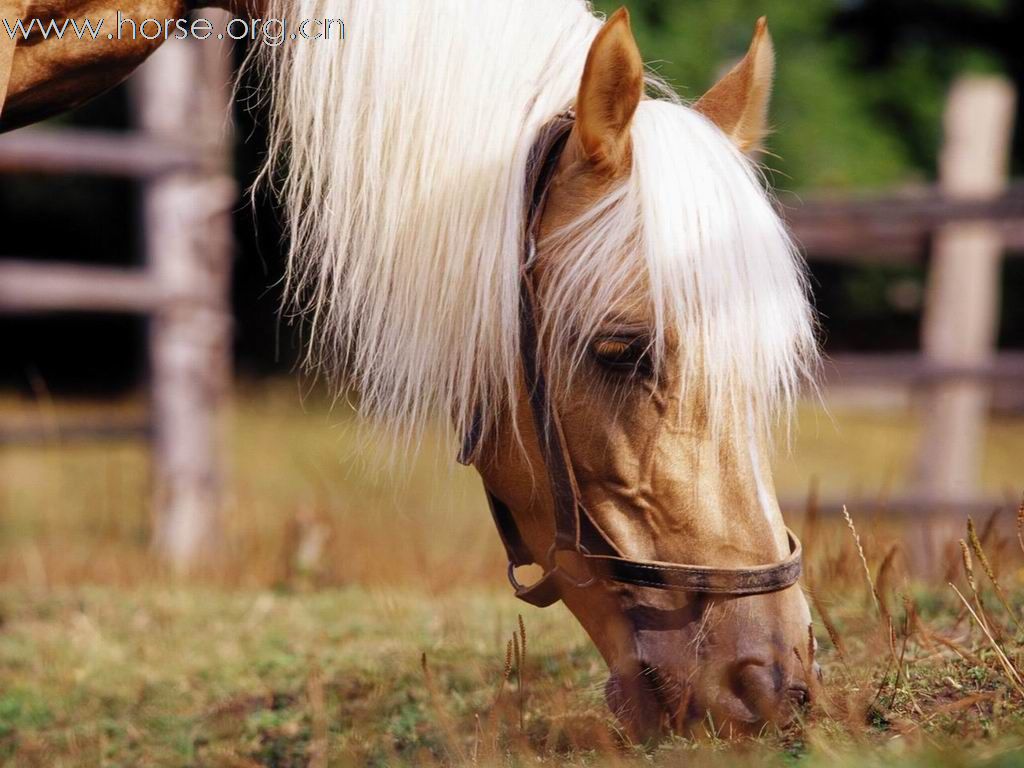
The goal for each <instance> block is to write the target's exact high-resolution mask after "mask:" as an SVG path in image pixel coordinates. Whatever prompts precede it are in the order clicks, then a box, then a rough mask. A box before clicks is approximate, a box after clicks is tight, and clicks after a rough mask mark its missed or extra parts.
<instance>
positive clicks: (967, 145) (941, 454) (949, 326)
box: [915, 76, 1016, 507]
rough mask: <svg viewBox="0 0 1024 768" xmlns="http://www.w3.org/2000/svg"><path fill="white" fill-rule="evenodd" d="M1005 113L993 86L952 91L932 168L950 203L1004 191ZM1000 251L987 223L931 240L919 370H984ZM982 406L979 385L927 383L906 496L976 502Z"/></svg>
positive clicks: (1001, 86)
mask: <svg viewBox="0 0 1024 768" xmlns="http://www.w3.org/2000/svg"><path fill="white" fill-rule="evenodd" d="M1015 103H1016V97H1015V93H1014V88H1013V86H1012V84H1011V83H1010V82H1009V81H1007V80H1006V79H1004V78H1002V77H997V76H991V77H964V78H962V79H960V80H958V81H957V82H956V83H954V85H953V88H952V90H951V92H950V95H949V101H948V103H947V106H946V113H945V145H944V147H943V150H942V155H941V158H940V183H941V187H942V190H943V192H944V193H945V194H946V195H948V196H949V197H950V198H953V199H966V200H978V201H987V200H991V199H993V198H995V197H997V196H998V195H999V194H1000V193H1001V192H1002V191H1003V190H1004V189H1005V188H1006V183H1007V166H1008V161H1009V152H1010V142H1011V137H1012V126H1013V117H1014V109H1015ZM1002 249H1003V248H1002V242H1001V239H1000V236H999V232H998V230H997V229H996V228H995V227H994V226H993V225H992V224H991V223H987V222H962V223H957V224H951V225H949V226H946V227H943V228H942V229H940V230H939V231H938V233H937V234H936V237H935V241H934V251H933V253H932V259H931V266H930V271H929V275H928V286H927V300H926V304H925V313H924V324H923V328H922V349H923V352H924V355H925V359H926V361H927V362H928V363H932V364H935V365H938V366H952V367H957V366H963V367H971V366H984V365H987V364H990V363H991V362H992V360H993V356H994V351H995V342H996V335H997V330H998V329H997V323H998V316H999V291H1000V270H1001V266H1002ZM990 397H991V388H990V384H989V382H985V381H981V380H977V379H974V380H972V379H967V378H962V379H946V380H941V381H936V382H935V383H934V384H933V385H932V386H930V387H929V388H928V389H927V390H925V392H924V394H923V396H922V397H921V399H920V406H921V413H922V416H923V419H924V423H923V428H922V433H921V443H920V446H919V449H918V453H917V466H916V472H915V475H916V476H915V482H916V486H917V487H916V490H917V492H918V493H919V494H920V495H921V496H923V497H924V498H925V499H929V500H931V501H932V502H933V503H934V504H935V505H936V506H937V507H942V506H943V504H949V505H953V504H956V503H958V502H965V501H969V500H971V499H974V498H977V490H978V480H979V470H980V464H981V459H982V450H983V448H984V430H985V422H986V419H987V415H988V407H989V400H990Z"/></svg>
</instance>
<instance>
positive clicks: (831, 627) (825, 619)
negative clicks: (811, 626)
mask: <svg viewBox="0 0 1024 768" xmlns="http://www.w3.org/2000/svg"><path fill="white" fill-rule="evenodd" d="M810 596H811V605H813V606H814V610H816V611H817V612H818V615H819V616H820V617H821V623H822V624H824V625H825V631H826V632H828V639H829V640H831V641H832V646H833V647H834V648H835V649H836V653H838V654H839V660H840V661H841V662H842V663H843V666H847V667H848V666H849V665H848V664H847V654H846V644H845V643H844V642H843V637H842V635H840V634H839V630H837V629H836V625H835V622H834V621H832V617H831V616H830V615H829V613H828V611H826V610H825V605H824V603H822V602H821V599H820V598H819V597H818V593H817V592H814V591H811V592H810Z"/></svg>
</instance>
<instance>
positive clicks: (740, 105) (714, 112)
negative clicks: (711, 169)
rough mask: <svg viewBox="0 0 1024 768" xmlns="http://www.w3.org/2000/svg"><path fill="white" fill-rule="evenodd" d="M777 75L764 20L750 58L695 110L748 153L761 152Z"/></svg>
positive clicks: (695, 106)
mask: <svg viewBox="0 0 1024 768" xmlns="http://www.w3.org/2000/svg"><path fill="white" fill-rule="evenodd" d="M774 74H775V47H774V46H773V45H772V36H771V35H770V34H769V33H768V21H767V19H765V17H764V16H762V17H761V18H760V19H758V20H757V25H756V26H755V27H754V39H753V40H752V41H751V43H750V49H749V50H748V51H747V55H746V56H744V57H743V60H742V61H740V63H739V64H737V65H736V66H735V67H733V68H732V69H731V70H730V71H729V73H728V74H727V75H725V77H723V78H722V79H721V80H719V81H718V82H717V83H715V85H714V86H713V87H712V88H711V90H710V91H708V92H707V93H705V94H704V96H702V97H701V99H700V101H698V102H697V103H696V104H695V105H694V108H695V109H696V110H697V111H698V112H701V113H703V114H704V115H705V116H707V117H708V118H709V119H710V120H711V121H712V122H713V123H715V124H716V125H717V126H718V127H719V128H721V129H722V130H723V131H725V133H726V134H728V136H729V137H730V138H731V139H732V140H733V141H734V142H736V144H737V146H739V148H740V149H741V150H743V151H744V152H753V151H755V150H757V149H759V148H760V146H761V140H762V139H763V138H764V137H765V135H766V134H767V133H768V127H767V126H768V102H769V101H770V100H771V95H772V77H773V75H774Z"/></svg>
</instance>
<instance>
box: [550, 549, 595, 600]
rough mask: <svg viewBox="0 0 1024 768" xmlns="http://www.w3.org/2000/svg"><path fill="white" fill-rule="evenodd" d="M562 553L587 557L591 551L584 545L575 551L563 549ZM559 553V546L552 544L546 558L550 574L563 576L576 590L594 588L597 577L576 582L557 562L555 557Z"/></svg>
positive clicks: (592, 576)
mask: <svg viewBox="0 0 1024 768" xmlns="http://www.w3.org/2000/svg"><path fill="white" fill-rule="evenodd" d="M561 551H562V552H572V553H573V554H576V555H581V556H586V555H589V554H591V552H590V550H589V549H587V548H586V547H585V546H583V545H582V544H578V545H577V548H576V549H575V550H572V549H563V550H561ZM558 552H559V550H558V549H557V545H556V544H555V543H554V542H552V543H551V546H550V547H548V553H547V555H546V556H545V558H544V559H545V560H547V561H548V572H549V573H552V574H560V575H561V576H562V578H564V579H565V580H566V581H568V582H569V584H571V585H572V586H574V587H576V589H586V588H587V587H589V586H593V584H595V583H596V582H597V576H594V575H593V574H591V576H590V578H589V579H586V580H585V581H575V580H574V579H573V578H572V576H571V575H570V574H569V572H568V571H566V570H565V569H564V568H562V567H561V566H560V565H559V564H558V563H557V562H556V561H555V555H556V554H557V553H558Z"/></svg>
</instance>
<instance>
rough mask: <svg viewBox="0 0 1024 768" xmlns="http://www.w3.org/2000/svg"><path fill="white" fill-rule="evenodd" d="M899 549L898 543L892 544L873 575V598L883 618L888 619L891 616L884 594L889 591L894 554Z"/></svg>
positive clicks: (894, 560)
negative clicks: (875, 574) (876, 572)
mask: <svg viewBox="0 0 1024 768" xmlns="http://www.w3.org/2000/svg"><path fill="white" fill-rule="evenodd" d="M899 550H900V545H899V544H893V545H892V547H891V548H890V549H889V551H888V552H887V553H886V555H885V558H884V559H883V560H882V564H881V565H880V566H878V574H877V576H875V600H876V602H877V604H878V606H879V609H880V610H881V612H882V618H883V619H888V618H890V616H891V611H890V609H889V604H888V601H887V599H886V595H887V594H888V593H889V589H888V587H889V582H890V581H891V579H892V574H893V571H894V565H895V563H896V555H897V554H898V553H899Z"/></svg>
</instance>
